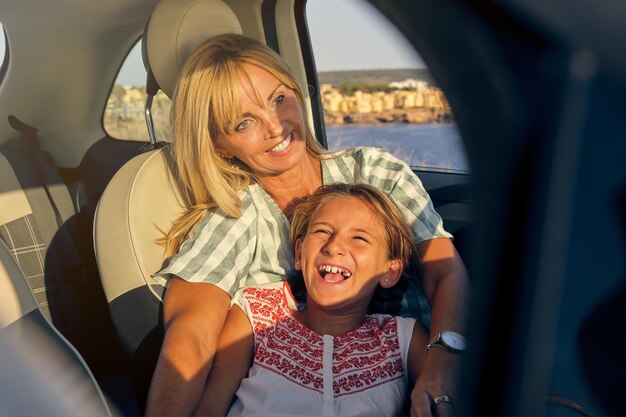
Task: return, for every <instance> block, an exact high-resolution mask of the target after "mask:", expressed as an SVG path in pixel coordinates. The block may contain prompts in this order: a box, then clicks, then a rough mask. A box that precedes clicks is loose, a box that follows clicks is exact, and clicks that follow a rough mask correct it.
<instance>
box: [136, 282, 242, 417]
mask: <svg viewBox="0 0 626 417" xmlns="http://www.w3.org/2000/svg"><path fill="white" fill-rule="evenodd" d="M229 303H230V296H229V295H228V294H227V293H226V292H224V291H223V290H221V289H220V288H218V287H216V286H214V285H211V284H204V283H190V282H187V281H184V280H182V279H180V278H176V277H174V278H172V280H171V282H170V284H169V286H168V289H167V292H166V295H165V300H164V303H163V321H164V326H165V337H164V339H163V345H162V346H161V352H160V354H159V360H158V362H157V365H156V369H155V371H154V375H153V377H152V382H151V384H150V391H149V393H148V400H147V404H146V415H148V416H189V415H191V413H192V412H193V410H194V409H195V408H196V405H197V404H198V401H199V399H200V395H201V394H202V389H203V388H204V383H205V381H206V378H207V375H208V373H209V371H210V369H211V365H212V363H213V357H214V355H215V350H216V347H217V341H218V338H219V335H220V332H221V330H222V326H223V324H224V320H225V319H226V314H227V313H228V306H229Z"/></svg>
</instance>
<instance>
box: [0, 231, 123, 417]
mask: <svg viewBox="0 0 626 417" xmlns="http://www.w3.org/2000/svg"><path fill="white" fill-rule="evenodd" d="M0 358H1V359H0V386H2V390H0V414H2V415H59V416H60V415H66V416H79V415H93V416H96V415H97V416H111V412H110V409H109V407H108V405H107V403H106V400H105V398H104V396H103V394H102V392H101V391H100V388H99V387H98V384H97V383H96V380H95V378H94V376H93V375H92V373H91V371H90V370H89V368H88V366H87V364H86V363H85V361H84V360H83V358H82V357H81V355H80V354H79V353H78V351H77V350H76V349H75V348H74V347H73V346H72V345H71V344H70V343H69V342H68V341H67V339H65V338H64V337H63V336H62V335H61V333H60V332H59V331H58V330H57V329H56V328H55V327H54V326H53V325H52V324H51V323H50V322H49V321H48V319H47V318H46V317H45V315H44V313H43V311H42V310H41V308H40V307H39V305H38V303H37V302H36V301H35V297H34V295H33V292H32V291H31V289H30V287H29V285H28V284H27V282H26V277H25V276H24V274H23V272H22V270H21V269H20V267H19V266H18V264H17V261H16V259H15V258H14V256H13V255H12V253H11V252H10V251H9V249H8V247H7V246H6V245H5V244H4V242H2V241H0Z"/></svg>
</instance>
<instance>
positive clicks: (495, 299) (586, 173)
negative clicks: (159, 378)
mask: <svg viewBox="0 0 626 417" xmlns="http://www.w3.org/2000/svg"><path fill="white" fill-rule="evenodd" d="M309 1H313V0H309ZM48 3H49V2H45V1H44V0H27V1H23V2H2V3H0V22H1V23H2V25H3V29H4V33H5V39H6V57H5V60H4V61H3V62H2V67H0V109H1V111H0V240H1V241H2V242H1V243H0V324H1V326H0V386H1V387H2V390H0V391H2V392H3V393H2V394H0V414H3V413H2V412H1V411H3V410H8V412H7V414H8V415H18V414H24V415H26V414H30V415H32V414H39V413H38V412H37V411H38V410H46V409H47V410H49V411H50V410H57V411H58V415H129V416H130V415H141V414H143V412H144V408H145V401H146V395H147V390H148V387H149V383H150V379H151V377H152V371H153V370H154V366H155V363H156V359H157V356H158V353H159V348H160V344H161V341H162V338H163V322H162V317H161V312H162V300H163V296H164V291H165V289H164V288H163V287H162V286H160V285H159V284H157V283H156V281H154V280H153V279H152V276H151V275H152V274H153V273H154V272H156V271H157V270H158V269H159V268H160V266H161V265H162V263H163V261H164V259H163V249H162V248H161V247H160V246H158V245H157V244H156V243H155V239H156V238H158V237H159V236H160V233H161V232H160V231H161V230H166V229H167V228H168V227H169V224H170V222H171V221H172V219H174V218H175V217H176V216H177V215H178V213H180V211H181V210H182V208H181V202H180V198H179V196H178V195H177V192H176V187H175V181H176V179H175V178H171V177H170V175H169V170H168V164H169V161H168V153H167V146H168V142H170V141H171V138H168V137H156V135H155V134H154V131H153V129H151V120H150V103H151V102H152V98H151V97H153V96H154V95H155V94H156V92H157V91H158V90H161V91H162V92H163V93H165V94H166V95H167V96H169V97H171V96H172V93H173V90H174V86H175V83H176V79H177V76H178V71H179V70H180V68H181V66H182V64H183V63H184V60H185V58H186V57H187V56H188V55H189V53H190V52H191V51H192V50H193V48H194V47H195V46H196V45H198V44H199V43H200V42H201V41H202V40H204V39H206V38H207V37H209V36H212V35H215V34H218V33H224V32H236V33H243V34H245V35H247V36H251V37H254V38H256V39H260V40H262V41H264V42H265V43H266V44H267V45H268V46H270V47H271V48H273V49H274V50H275V51H277V52H279V53H280V54H281V55H282V56H283V57H284V58H285V60H286V61H287V62H288V63H289V65H290V66H291V68H292V69H293V70H294V73H295V74H296V76H297V78H298V79H299V80H300V81H301V83H302V84H303V85H306V86H308V88H306V89H304V90H305V91H307V92H308V94H309V95H308V97H306V99H307V112H308V116H309V118H310V120H311V121H312V124H313V126H314V127H315V132H316V136H317V137H318V139H319V141H320V142H321V143H322V144H323V145H325V146H326V145H327V142H326V133H325V126H324V118H323V108H322V104H321V98H320V94H319V81H318V75H317V73H316V66H315V59H314V56H313V50H312V46H311V42H310V37H309V33H308V27H307V20H306V3H307V1H306V0H248V1H244V0H160V1H159V0H133V1H126V2H123V1H122V2H120V1H117V2H102V4H89V5H87V4H78V3H77V2H75V1H61V2H58V5H57V7H51V6H50V5H49V4H48ZM370 3H371V4H372V5H374V6H375V7H376V8H377V9H378V10H379V11H380V12H381V13H382V14H383V15H384V16H385V17H386V18H387V19H388V20H389V21H390V22H392V23H393V24H394V25H395V26H396V27H397V28H398V30H400V31H401V32H402V33H403V34H404V36H405V37H406V38H407V40H408V41H409V42H410V43H411V44H412V45H413V46H414V47H415V48H416V49H417V50H418V51H419V53H420V55H421V56H422V57H423V59H424V61H425V62H426V63H427V64H428V67H429V69H430V71H431V72H432V74H433V76H434V77H435V78H436V80H437V82H438V84H439V85H440V86H441V88H442V89H443V91H444V92H445V93H446V96H447V98H448V100H449V102H450V104H451V106H452V108H453V110H454V115H455V121H456V123H457V125H458V128H459V131H460V133H461V136H462V138H463V143H464V145H465V149H466V151H467V155H468V159H469V161H470V166H471V173H460V172H451V171H445V170H434V169H416V172H417V174H418V176H419V177H420V179H421V180H422V182H423V183H424V185H425V188H426V190H427V191H428V192H429V194H430V196H431V198H432V200H433V203H434V205H435V208H436V210H437V211H438V212H439V213H440V214H441V216H442V218H443V219H444V222H445V224H446V229H447V230H449V231H450V232H452V233H453V235H454V236H455V241H454V242H455V246H456V247H457V249H458V250H459V252H460V253H461V255H462V257H463V259H464V261H465V263H466V265H467V267H468V270H469V273H470V277H471V280H472V284H473V285H474V288H473V294H472V306H471V313H470V317H468V321H467V324H466V326H467V328H468V332H467V337H468V341H469V349H468V352H467V353H466V354H465V357H464V358H465V359H464V363H463V369H462V372H461V375H460V376H459V397H460V399H459V401H458V406H455V412H458V413H459V415H601V414H620V411H621V412H623V411H624V410H625V409H626V408H625V407H624V406H623V405H622V404H621V401H620V400H619V394H620V392H619V387H620V386H621V385H622V384H619V383H617V384H615V383H614V381H616V380H621V379H620V378H623V372H624V371H626V361H625V360H624V358H623V352H624V349H626V338H625V337H624V334H625V333H624V332H623V331H622V330H621V327H622V326H621V325H619V321H618V320H620V319H621V317H623V316H622V314H623V313H625V312H626V311H625V310H624V306H626V302H624V301H626V295H625V294H626V282H625V279H624V276H625V274H624V263H623V259H624V252H625V250H624V245H626V238H625V236H626V230H625V229H626V228H625V227H624V221H623V219H624V218H625V217H624V216H625V215H626V204H625V202H624V201H625V198H624V195H626V192H625V191H624V190H626V171H625V170H624V169H623V156H624V155H626V140H624V139H625V138H624V133H623V132H626V126H624V123H625V119H624V117H623V114H624V111H626V51H624V49H625V48H626V43H624V42H620V41H619V40H620V39H623V36H622V35H624V36H626V34H625V33H624V31H625V29H624V28H625V27H626V26H624V25H622V24H621V23H620V22H621V21H620V20H619V17H620V16H621V17H622V18H623V17H624V16H625V14H624V12H626V7H625V6H623V5H620V4H614V5H613V8H612V10H611V11H607V10H608V9H607V10H597V8H594V7H590V5H589V4H588V3H586V2H584V1H573V2H572V3H571V4H570V5H569V6H568V7H567V10H566V11H565V10H563V6H562V5H560V4H559V2H557V1H543V2H540V1H535V0H533V1H528V2H518V1H514V0H510V1H502V2H495V1H486V2H479V3H480V4H477V3H475V2H470V1H457V0H441V1H438V2H435V3H432V2H427V1H424V0H417V1H411V0H406V1H404V0H403V1H397V2H387V1H383V0H371V1H370ZM40 11H45V12H40ZM599 27H602V28H604V30H597V28H599ZM140 39H141V40H142V48H143V51H142V52H143V61H144V65H145V67H146V71H147V83H146V85H147V88H146V93H147V96H146V103H147V105H146V109H145V113H146V123H147V130H148V132H149V136H150V139H149V140H148V141H145V140H143V139H140V138H137V139H136V140H120V139H116V138H113V137H111V136H109V135H108V133H106V130H105V129H104V128H103V126H102V114H103V112H104V109H105V107H106V103H107V97H108V96H109V94H110V91H111V89H112V87H113V83H114V80H115V76H116V74H117V73H118V71H119V69H120V66H121V65H122V62H123V61H124V58H125V56H126V55H127V54H128V53H129V51H130V50H131V48H132V47H133V45H135V44H136V42H137V41H138V40H140ZM70 62H71V63H72V65H69V64H68V63H70ZM24 346H28V347H29V348H28V349H26V348H24ZM37 346H42V347H43V348H42V349H39V350H37V349H34V347H37ZM598 349H599V352H598ZM40 350H43V351H47V352H54V353H50V354H49V355H48V354H46V355H43V354H41V353H39V351H40ZM9 358H10V359H9ZM46 365H50V366H49V367H47V366H46ZM68 375H69V376H68ZM65 377H67V378H65ZM64 378H65V379H64ZM55 381H56V382H58V383H57V384H55V383H54V382H55ZM53 385H55V387H54V389H53V391H51V392H52V394H50V395H47V394H46V395H44V393H45V392H46V390H49V389H50V386H53ZM19 387H24V388H23V390H28V392H32V394H31V396H29V397H28V398H25V397H22V396H19V395H16V394H13V393H14V392H17V390H18V388H19ZM9 388H11V389H9ZM20 389H22V388H20ZM52 414H54V413H52Z"/></svg>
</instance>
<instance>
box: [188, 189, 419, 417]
mask: <svg viewBox="0 0 626 417" xmlns="http://www.w3.org/2000/svg"><path fill="white" fill-rule="evenodd" d="M290 241H291V243H292V245H293V247H295V255H296V261H295V262H296V270H297V271H299V272H301V275H300V276H299V277H295V278H292V279H290V280H289V281H287V282H278V283H274V284H268V285H263V286H256V287H248V288H245V289H243V290H241V291H239V292H238V293H237V294H236V295H235V297H234V298H233V305H232V308H231V310H230V312H229V314H228V317H227V319H226V324H225V327H224V330H223V332H222V335H221V337H220V341H219V344H218V352H217V355H216V359H215V363H214V365H213V369H212V371H211V374H210V375H209V378H208V380H207V384H206V386H205V390H204V394H203V397H202V399H201V401H200V404H199V406H198V408H197V409H196V414H197V415H211V416H217V415H225V414H226V413H227V412H228V416H239V415H246V416H251V415H264V416H266V415H289V416H296V415H325V416H327V415H341V416H348V415H350V416H372V415H380V416H392V415H398V414H400V413H401V410H402V406H403V404H404V402H405V398H406V395H407V393H408V386H409V383H411V384H412V383H413V382H414V381H415V378H416V376H417V374H418V373H419V370H420V368H421V358H422V355H423V352H424V347H425V346H426V344H427V343H428V333H427V331H426V330H425V328H423V327H422V326H421V324H419V323H416V321H415V319H412V318H400V317H392V316H390V315H383V314H373V315H368V314H367V313H368V310H379V311H380V309H381V308H382V310H383V311H386V312H391V311H393V310H396V309H398V308H399V305H400V301H401V298H402V293H403V289H402V288H403V287H402V281H403V280H404V279H406V278H405V277H404V276H403V269H404V266H405V265H406V264H407V263H408V260H409V257H410V255H411V252H412V250H413V248H414V246H413V239H412V235H411V232H410V229H409V227H408V226H407V224H406V221H405V220H404V217H403V216H402V214H401V213H400V211H399V210H398V208H397V207H396V206H395V205H394V204H393V203H392V202H391V200H390V199H389V198H388V197H387V196H386V195H385V194H383V193H382V192H380V191H379V190H377V189H376V188H374V187H372V186H369V185H364V184H359V185H348V184H334V185H330V186H325V187H322V188H320V189H319V190H318V191H316V192H315V193H314V194H312V195H311V196H310V197H309V198H308V199H307V200H306V201H305V202H304V203H302V204H301V205H300V206H298V208H297V209H296V211H295V213H294V217H293V220H292V223H291V230H290ZM301 280H303V281H304V286H302V285H301V283H302V281H301ZM298 281H300V283H298ZM399 283H400V285H399ZM297 287H302V288H303V289H304V290H305V293H306V295H305V299H304V300H302V301H306V303H303V304H299V303H298V301H297V300H296V298H294V295H293V294H294V293H295V292H294V289H296V288H297ZM398 288H399V290H398ZM250 363H252V367H250ZM248 371H249V372H248ZM246 375H247V377H246ZM235 393H236V398H235V400H234V402H233V396H234V395H235ZM231 404H232V408H230V411H228V410H229V407H230V406H231Z"/></svg>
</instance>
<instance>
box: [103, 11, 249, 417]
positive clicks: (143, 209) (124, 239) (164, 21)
mask: <svg viewBox="0 0 626 417" xmlns="http://www.w3.org/2000/svg"><path fill="white" fill-rule="evenodd" d="M227 32H236V33H241V26H240V25H239V22H238V20H237V18H236V16H235V14H234V13H233V11H232V10H231V9H230V8H229V7H228V6H226V4H224V3H223V2H222V1H221V0H184V1H181V0H163V1H161V2H160V3H159V4H158V5H157V6H156V8H155V10H154V12H153V14H152V16H151V17H150V20H149V22H148V25H147V29H146V31H145V32H144V37H143V42H144V45H143V47H144V51H145V54H144V62H145V63H146V66H147V69H148V73H149V76H150V74H151V73H152V74H154V78H155V80H156V82H157V83H158V86H159V87H160V88H161V90H163V91H164V92H165V93H166V94H167V95H168V96H169V97H172V93H173V91H174V88H175V85H176V80H177V77H178V74H179V71H180V69H181V68H182V66H183V64H184V61H185V60H186V58H187V57H188V56H189V54H190V53H191V52H192V51H193V49H194V48H195V47H196V46H197V45H198V44H200V43H201V42H202V41H203V40H205V39H206V38H208V37H210V36H212V35H216V34H220V33H227ZM169 172H170V170H169V168H168V148H165V149H157V150H153V151H150V152H147V153H145V154H142V155H139V156H136V157H135V158H133V159H131V160H130V161H129V162H128V163H126V164H125V165H124V166H123V167H122V168H121V169H120V170H119V171H118V172H117V173H116V174H115V176H114V177H113V179H112V180H111V182H110V183H109V184H108V186H107V188H106V190H105V191H104V193H103V195H102V197H101V199H100V201H99V203H98V207H97V209H96V214H95V220H94V246H95V253H96V260H97V263H98V269H99V272H100V278H101V280H102V286H103V288H104V291H105V294H106V297H107V300H108V303H109V310H110V312H111V318H112V320H113V324H114V326H115V328H116V330H117V332H118V336H119V339H120V343H121V346H122V350H123V352H124V354H125V356H126V359H127V361H128V363H127V367H128V374H129V376H130V379H131V382H132V384H133V387H134V389H135V394H136V396H137V401H138V403H139V406H140V408H141V409H142V410H143V409H144V406H145V400H146V397H147V392H148V388H149V384H150V380H151V378H152V373H153V371H154V367H155V365H156V361H157V358H158V354H159V350H160V347H161V342H162V340H163V323H162V305H161V302H162V297H163V291H164V288H163V287H162V286H161V285H159V284H158V283H157V282H156V281H155V280H154V279H153V278H152V277H151V275H152V274H153V273H155V272H157V271H158V270H159V269H160V267H161V265H162V263H163V261H164V259H163V248H162V247H160V246H158V245H157V244H156V243H155V239H156V238H158V237H159V236H161V232H160V230H168V229H169V227H170V225H171V222H172V221H173V220H174V219H175V218H176V217H178V216H179V215H180V214H182V210H183V209H182V207H181V204H180V199H179V198H178V193H177V192H176V187H174V186H173V181H172V178H170V176H169Z"/></svg>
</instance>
